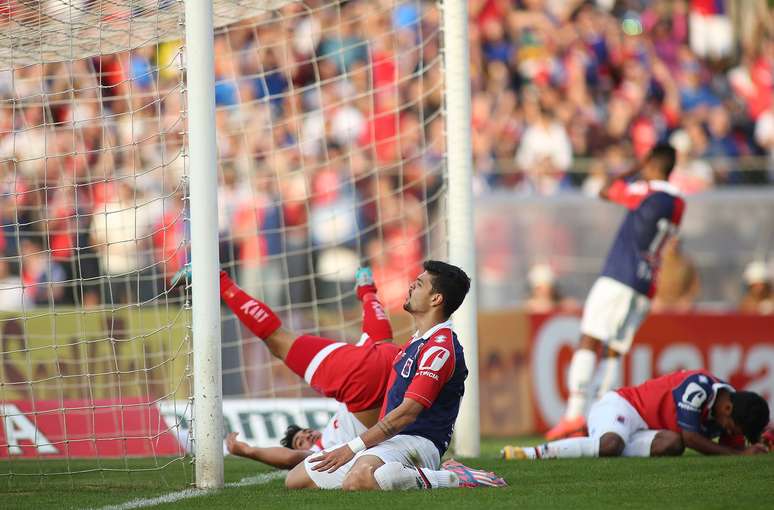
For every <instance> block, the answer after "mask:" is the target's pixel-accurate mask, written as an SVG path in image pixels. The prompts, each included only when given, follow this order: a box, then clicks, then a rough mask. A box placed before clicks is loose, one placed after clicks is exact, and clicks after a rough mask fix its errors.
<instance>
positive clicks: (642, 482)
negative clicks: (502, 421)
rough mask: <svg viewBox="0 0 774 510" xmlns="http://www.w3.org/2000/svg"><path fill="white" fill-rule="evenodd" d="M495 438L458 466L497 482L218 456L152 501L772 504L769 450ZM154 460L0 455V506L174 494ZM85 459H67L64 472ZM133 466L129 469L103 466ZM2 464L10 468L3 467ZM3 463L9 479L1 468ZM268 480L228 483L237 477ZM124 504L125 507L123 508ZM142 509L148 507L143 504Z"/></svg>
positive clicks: (169, 473)
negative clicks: (299, 475)
mask: <svg viewBox="0 0 774 510" xmlns="http://www.w3.org/2000/svg"><path fill="white" fill-rule="evenodd" d="M502 444H503V441H501V440H496V441H495V440H487V441H484V443H483V444H482V456H481V457H480V458H478V459H470V460H468V461H466V463H467V464H469V465H471V466H475V467H481V468H486V469H490V470H493V471H495V472H497V473H498V474H500V475H502V476H503V477H504V478H505V479H506V480H507V481H508V483H509V487H508V488H506V489H454V490H436V491H422V492H419V491H410V492H402V493H394V492H392V493H376V492H374V493H341V492H339V491H324V492H323V491H319V492H318V491H298V492H291V491H287V490H285V488H284V487H283V483H282V477H281V476H280V475H271V474H269V475H266V473H271V472H272V471H271V470H270V469H268V468H265V467H263V466H261V465H260V464H258V463H255V462H251V461H247V460H243V459H237V458H227V459H226V482H227V483H230V484H231V486H230V487H227V488H226V489H224V490H222V491H218V492H215V493H212V494H208V495H204V496H198V497H194V498H190V499H184V500H181V501H177V502H174V503H168V504H163V505H158V506H155V507H153V508H180V509H183V508H184V509H212V508H228V509H231V510H243V509H248V508H256V509H258V508H271V509H292V510H300V509H305V508H310V509H315V510H325V509H339V508H352V509H368V510H375V509H381V508H384V509H390V510H396V509H400V508H420V509H422V510H427V509H435V508H438V509H441V508H443V509H487V510H490V509H498V508H570V509H573V510H581V509H586V508H588V509H599V508H616V509H627V508H648V509H660V508H679V509H687V508H697V509H702V510H709V509H715V508H717V509H727V508H734V509H736V508H740V509H745V510H747V509H755V508H761V509H763V508H767V509H769V508H774V455H759V456H756V457H714V458H712V457H701V456H698V455H691V454H687V455H685V456H683V457H681V458H673V459H580V460H564V461H560V460H554V461H542V462H527V461H517V462H505V461H502V460H500V459H498V458H497V452H498V450H499V447H500V445H502ZM163 462H165V461H162V460H156V461H153V460H148V459H142V460H131V461H127V462H125V461H110V462H107V461H101V465H102V467H103V468H104V470H102V471H94V472H90V473H85V474H81V475H74V476H46V477H43V478H41V477H39V476H32V477H28V476H21V473H24V472H26V473H39V472H41V471H45V472H49V473H55V472H57V471H62V470H66V469H67V468H68V466H67V463H66V462H65V461H46V462H35V461H32V462H30V461H24V462H22V461H18V460H16V461H13V463H9V462H8V461H7V459H4V460H0V484H1V485H0V493H1V494H0V508H3V509H8V510H10V509H17V508H19V509H26V508H29V509H35V510H45V509H57V510H63V509H69V508H101V507H105V506H108V505H122V504H125V503H127V502H130V501H132V500H135V499H137V498H152V497H156V496H160V495H164V494H170V493H177V492H179V491H181V490H183V489H186V488H188V487H190V485H189V484H190V481H191V477H192V466H191V465H190V461H188V460H187V461H181V460H177V461H174V462H171V463H170V464H169V465H166V466H165V467H164V468H163V469H161V470H156V469H153V470H147V471H142V469H143V468H146V469H147V468H153V467H154V466H158V465H163ZM93 466H94V461H93V460H91V461H70V466H69V468H70V469H71V470H75V469H84V468H86V467H93ZM126 467H132V468H133V469H135V471H132V472H131V473H126V472H121V471H110V470H107V469H109V468H114V469H119V470H121V469H125V468H126ZM9 468H10V469H9ZM9 470H12V471H13V472H14V473H15V476H13V477H10V476H9V475H8V473H9ZM262 474H263V477H262V479H270V480H269V481H268V482H266V483H262V484H259V485H254V484H253V485H247V484H245V485H242V486H237V485H238V482H239V481H241V480H245V479H248V480H249V479H250V478H255V477H256V476H261V475H262ZM125 508H126V507H125ZM142 508H147V507H142Z"/></svg>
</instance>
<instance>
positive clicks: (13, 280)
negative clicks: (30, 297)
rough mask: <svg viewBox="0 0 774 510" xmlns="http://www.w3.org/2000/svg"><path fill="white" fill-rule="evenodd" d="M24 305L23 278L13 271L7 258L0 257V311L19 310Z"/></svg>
mask: <svg viewBox="0 0 774 510" xmlns="http://www.w3.org/2000/svg"><path fill="white" fill-rule="evenodd" d="M24 306H25V303H24V288H23V287H22V281H21V278H19V277H18V276H15V275H13V274H12V273H11V268H10V267H9V264H8V261H7V260H6V259H0V311H19V310H22V309H23V308H24Z"/></svg>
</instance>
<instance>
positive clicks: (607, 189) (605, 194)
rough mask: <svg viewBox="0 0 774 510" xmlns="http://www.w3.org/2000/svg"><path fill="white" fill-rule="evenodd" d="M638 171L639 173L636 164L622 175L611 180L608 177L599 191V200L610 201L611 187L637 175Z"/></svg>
mask: <svg viewBox="0 0 774 510" xmlns="http://www.w3.org/2000/svg"><path fill="white" fill-rule="evenodd" d="M639 171H640V165H638V164H637V165H634V166H633V167H632V168H630V169H629V170H627V171H626V172H624V173H622V174H619V175H616V176H615V177H613V178H609V177H608V179H607V182H605V185H604V186H602V189H600V190H599V198H601V199H603V200H612V199H613V197H612V196H611V188H612V187H613V185H614V184H615V183H616V182H618V181H622V180H626V179H628V178H630V177H633V176H635V175H637V172H639Z"/></svg>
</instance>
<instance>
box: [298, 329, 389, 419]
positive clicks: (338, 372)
mask: <svg viewBox="0 0 774 510" xmlns="http://www.w3.org/2000/svg"><path fill="white" fill-rule="evenodd" d="M399 352H400V347H398V346H397V345H395V344H392V343H386V342H383V343H374V342H366V343H365V344H364V345H361V346H356V345H353V344H348V343H345V342H336V341H334V340H330V339H328V338H320V337H318V336H311V335H303V336H300V337H298V338H296V340H295V341H294V342H293V345H292V346H291V347H290V350H289V351H288V355H287V356H286V357H285V364H286V365H287V366H288V368H290V369H291V370H292V371H293V372H295V373H296V374H298V375H299V376H301V377H303V378H304V380H305V381H306V382H307V383H308V384H309V385H310V386H311V387H312V388H314V389H315V390H316V391H317V392H319V393H321V394H322V395H325V396H326V397H331V398H334V399H336V400H337V401H339V402H341V403H343V404H345V405H346V406H347V410H349V412H351V413H357V412H360V411H365V410H367V409H373V408H376V407H381V405H382V400H383V399H384V393H385V391H386V390H387V381H388V380H389V378H390V370H392V363H393V361H394V360H395V356H397V355H398V353H399Z"/></svg>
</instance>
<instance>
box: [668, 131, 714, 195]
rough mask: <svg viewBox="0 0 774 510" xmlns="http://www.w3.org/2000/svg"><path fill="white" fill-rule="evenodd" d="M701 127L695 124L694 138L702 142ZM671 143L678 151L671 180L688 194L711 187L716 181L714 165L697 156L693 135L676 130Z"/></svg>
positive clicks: (670, 139)
mask: <svg viewBox="0 0 774 510" xmlns="http://www.w3.org/2000/svg"><path fill="white" fill-rule="evenodd" d="M699 129H700V128H699V127H695V125H694V135H695V138H694V139H695V140H696V141H697V142H700V143H701V142H702V140H703V138H701V136H702V135H701V133H700V132H699ZM669 143H670V145H672V147H674V148H675V151H676V152H677V160H676V162H675V168H674V170H672V174H671V175H670V176H669V182H670V183H672V184H673V185H675V186H676V187H677V189H679V190H680V191H681V192H682V193H684V194H686V195H690V194H693V193H699V192H702V191H706V190H708V189H710V188H711V187H712V186H713V185H714V182H715V176H714V174H713V172H712V167H711V166H710V165H709V163H707V162H706V161H704V160H702V159H698V158H697V157H696V153H697V152H698V150H697V149H696V148H695V145H694V141H693V140H692V137H691V135H690V134H688V132H687V131H686V130H683V129H681V130H679V131H675V132H674V133H672V136H670V137H669Z"/></svg>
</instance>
